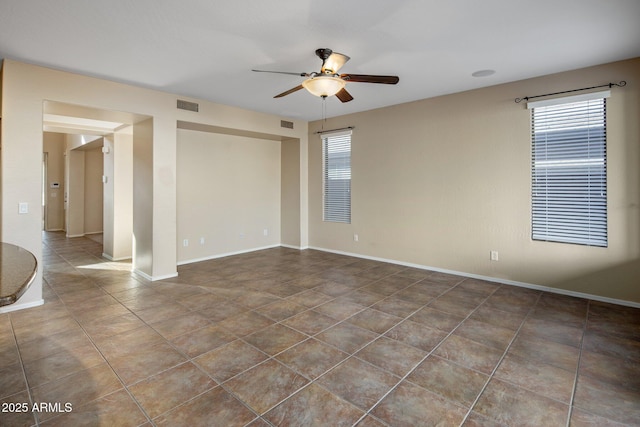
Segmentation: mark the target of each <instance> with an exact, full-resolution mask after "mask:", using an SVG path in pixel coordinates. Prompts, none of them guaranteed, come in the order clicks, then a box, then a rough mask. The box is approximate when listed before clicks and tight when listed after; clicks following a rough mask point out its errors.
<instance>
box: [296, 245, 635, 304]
mask: <svg viewBox="0 0 640 427" xmlns="http://www.w3.org/2000/svg"><path fill="white" fill-rule="evenodd" d="M309 249H314V250H317V251H322V252H330V253H334V254H338V255H347V256H352V257H355V258H362V259H368V260H371V261H380V262H388V263H390V264H396V265H402V266H404V267H413V268H419V269H421V270H430V271H437V272H439V273H447V274H455V275H457V276H462V277H468V278H471V279H479V280H486V281H487V282H494V283H500V284H503V285H511V286H518V287H521V288H528V289H535V290H538V291H544V292H550V293H554V294H560V295H567V296H572V297H577V298H584V299H590V300H594V301H600V302H606V303H609V304H617V305H624V306H627V307H635V308H640V303H638V302H635V301H627V300H621V299H616V298H608V297H603V296H600V295H593V294H587V293H584V292H575V291H569V290H566V289H560V288H552V287H549V286H542V285H535V284H532V283H525V282H518V281H515V280H508V279H500V278H496V277H491V276H483V275H480V274H473V273H465V272H462V271H455V270H447V269H445V268H438V267H430V266H427V265H420V264H413V263H410V262H403V261H397V260H393V259H387V258H379V257H372V256H368V255H362V254H356V253H351V252H344V251H336V250H333V249H326V248H318V247H313V246H310V247H309Z"/></svg>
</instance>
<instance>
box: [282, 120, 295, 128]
mask: <svg viewBox="0 0 640 427" xmlns="http://www.w3.org/2000/svg"><path fill="white" fill-rule="evenodd" d="M280 127H281V128H287V129H293V122H288V121H286V120H280Z"/></svg>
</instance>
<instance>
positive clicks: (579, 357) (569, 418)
mask: <svg viewBox="0 0 640 427" xmlns="http://www.w3.org/2000/svg"><path fill="white" fill-rule="evenodd" d="M590 308H591V300H587V310H586V311H587V312H586V314H585V319H584V326H583V328H582V336H581V337H580V348H579V351H578V363H577V365H576V375H575V377H574V380H573V387H572V388H571V399H570V400H569V413H568V414H567V425H566V427H569V425H570V424H571V417H572V416H573V402H574V400H575V397H576V390H577V389H578V377H579V376H580V364H581V363H582V350H583V347H584V336H585V334H586V333H587V325H588V322H589V310H590Z"/></svg>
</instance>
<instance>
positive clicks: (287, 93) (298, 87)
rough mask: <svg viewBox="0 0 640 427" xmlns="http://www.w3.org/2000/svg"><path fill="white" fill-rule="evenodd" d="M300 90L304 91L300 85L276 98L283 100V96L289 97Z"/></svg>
mask: <svg viewBox="0 0 640 427" xmlns="http://www.w3.org/2000/svg"><path fill="white" fill-rule="evenodd" d="M300 89H302V85H298V86H296V87H294V88H293V89H289V90H288V91H285V92H282V93H280V94H278V95H276V96H274V98H282V97H283V96H287V95H289V94H290V93H293V92H297V91H299V90H300Z"/></svg>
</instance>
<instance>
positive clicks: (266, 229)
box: [262, 228, 269, 236]
mask: <svg viewBox="0 0 640 427" xmlns="http://www.w3.org/2000/svg"><path fill="white" fill-rule="evenodd" d="M262 233H263V234H264V235H265V236H268V235H269V229H268V228H265V229H264V230H263V231H262Z"/></svg>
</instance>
